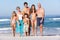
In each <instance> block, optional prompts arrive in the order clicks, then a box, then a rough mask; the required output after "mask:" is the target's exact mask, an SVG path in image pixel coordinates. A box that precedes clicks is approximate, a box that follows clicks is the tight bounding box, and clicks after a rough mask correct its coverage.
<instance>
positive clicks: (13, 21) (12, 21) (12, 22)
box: [11, 11, 17, 36]
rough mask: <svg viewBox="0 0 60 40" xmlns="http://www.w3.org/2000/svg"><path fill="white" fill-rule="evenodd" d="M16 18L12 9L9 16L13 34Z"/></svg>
mask: <svg viewBox="0 0 60 40" xmlns="http://www.w3.org/2000/svg"><path fill="white" fill-rule="evenodd" d="M16 19H17V15H16V12H15V11H13V13H12V17H11V26H12V31H13V36H15V27H16Z"/></svg>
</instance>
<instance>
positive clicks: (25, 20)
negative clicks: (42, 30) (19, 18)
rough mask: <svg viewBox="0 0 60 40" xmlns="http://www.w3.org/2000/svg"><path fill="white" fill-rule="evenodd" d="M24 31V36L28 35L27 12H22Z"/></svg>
mask: <svg viewBox="0 0 60 40" xmlns="http://www.w3.org/2000/svg"><path fill="white" fill-rule="evenodd" d="M23 20H24V33H25V35H26V36H28V28H29V18H28V14H26V13H25V14H24V19H23Z"/></svg>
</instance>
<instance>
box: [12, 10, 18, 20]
mask: <svg viewBox="0 0 60 40" xmlns="http://www.w3.org/2000/svg"><path fill="white" fill-rule="evenodd" d="M13 14H15V15H13ZM14 16H17V14H16V12H15V11H13V12H12V19H13V17H14Z"/></svg>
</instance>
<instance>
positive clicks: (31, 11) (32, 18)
mask: <svg viewBox="0 0 60 40" xmlns="http://www.w3.org/2000/svg"><path fill="white" fill-rule="evenodd" d="M30 13H31V25H32V33H33V35H35V27H36V8H35V5H34V4H33V5H32V6H31V9H30Z"/></svg>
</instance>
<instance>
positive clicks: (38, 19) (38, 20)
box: [37, 17, 44, 26]
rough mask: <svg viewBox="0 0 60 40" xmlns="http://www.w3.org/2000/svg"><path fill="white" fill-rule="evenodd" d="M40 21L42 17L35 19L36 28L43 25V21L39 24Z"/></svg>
mask: <svg viewBox="0 0 60 40" xmlns="http://www.w3.org/2000/svg"><path fill="white" fill-rule="evenodd" d="M41 20H42V17H41V18H37V26H40V25H41V24H44V19H43V21H42V22H40V21H41Z"/></svg>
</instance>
